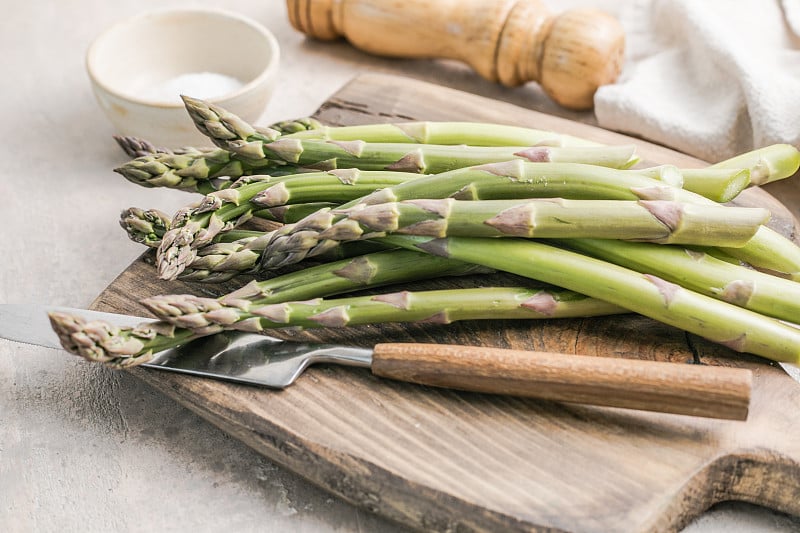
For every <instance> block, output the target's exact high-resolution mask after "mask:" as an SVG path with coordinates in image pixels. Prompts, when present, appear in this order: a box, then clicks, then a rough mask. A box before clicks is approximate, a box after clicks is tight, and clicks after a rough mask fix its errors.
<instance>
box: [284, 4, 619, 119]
mask: <svg viewBox="0 0 800 533" xmlns="http://www.w3.org/2000/svg"><path fill="white" fill-rule="evenodd" d="M286 4H287V8H288V12H289V20H290V22H291V24H292V26H294V27H295V29H297V30H299V31H301V32H303V33H305V34H307V35H309V36H311V37H314V38H317V39H322V40H330V39H337V38H340V37H344V38H346V39H347V40H348V41H349V42H350V43H351V44H352V45H353V46H355V47H357V48H359V49H361V50H363V51H365V52H369V53H372V54H376V55H382V56H390V57H410V58H446V59H455V60H458V61H463V62H465V63H467V64H468V65H470V66H471V67H472V68H473V69H475V70H476V71H477V72H478V73H479V74H480V75H481V76H483V77H484V78H486V79H488V80H491V81H496V82H500V83H502V84H503V85H506V86H509V87H514V86H517V85H521V84H523V83H525V82H527V81H537V82H539V84H540V85H541V86H542V88H543V89H544V91H545V92H546V93H547V94H548V95H549V96H550V97H551V98H553V99H554V100H555V101H556V102H558V103H559V104H561V105H562V106H564V107H568V108H571V109H589V108H591V107H592V105H593V101H594V93H595V91H596V90H597V88H598V87H599V86H601V85H605V84H608V83H613V82H614V81H615V80H616V79H617V76H619V73H620V70H621V69H622V61H623V55H624V48H625V34H624V31H623V29H622V26H621V25H620V24H619V22H618V21H617V20H616V19H615V18H613V17H611V16H610V15H607V14H605V13H603V12H601V11H596V10H591V9H573V10H568V11H565V12H563V13H560V14H558V15H553V14H551V13H550V12H549V10H548V8H547V7H546V6H545V5H544V4H543V3H542V2H541V1H540V0H438V1H436V2H431V1H430V0H403V1H402V2H397V1H395V0H286Z"/></svg>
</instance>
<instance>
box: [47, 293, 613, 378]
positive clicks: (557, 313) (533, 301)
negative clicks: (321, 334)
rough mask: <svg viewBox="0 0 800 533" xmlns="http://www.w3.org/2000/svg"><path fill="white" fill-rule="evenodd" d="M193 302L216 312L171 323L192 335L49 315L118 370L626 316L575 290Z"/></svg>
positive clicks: (83, 349) (165, 325)
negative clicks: (362, 332) (247, 341)
mask: <svg viewBox="0 0 800 533" xmlns="http://www.w3.org/2000/svg"><path fill="white" fill-rule="evenodd" d="M192 298H193V297H189V298H188V301H185V302H180V301H173V302H171V303H172V305H173V309H179V308H180V307H181V306H183V305H185V306H186V307H187V308H192V306H193V305H198V307H202V308H204V309H205V308H206V306H209V308H208V310H207V311H204V312H198V313H191V314H188V315H185V316H183V315H181V314H180V313H178V314H177V315H175V316H172V317H171V318H170V320H171V321H174V322H182V323H187V324H191V326H192V327H191V329H190V328H182V327H177V326H175V325H173V324H171V323H169V322H164V321H159V322H156V323H155V324H142V325H140V326H138V327H136V328H122V327H116V326H113V325H111V324H108V323H105V322H102V321H98V322H85V321H84V320H83V319H81V318H80V317H75V316H72V315H69V314H66V313H61V312H53V313H50V322H51V324H52V326H53V329H54V330H55V331H56V333H57V334H58V336H59V338H60V339H61V344H62V346H63V347H64V348H65V349H66V350H67V351H69V352H71V353H73V354H75V355H79V356H81V357H84V358H85V359H88V360H90V361H95V362H102V363H105V364H106V365H108V366H111V367H113V368H127V367H130V366H135V365H137V364H142V363H146V362H148V361H150V360H152V358H153V355H154V354H155V353H157V352H158V351H161V350H164V349H167V348H171V347H173V346H177V345H179V344H184V343H186V342H187V341H189V340H192V339H194V338H198V337H201V336H205V335H210V334H213V333H217V332H219V331H222V330H225V329H237V330H242V331H259V332H260V331H263V330H265V329H271V328H284V327H298V326H300V327H305V328H313V327H345V326H354V325H358V324H377V323H381V322H416V323H434V324H449V323H452V322H456V321H460V320H483V319H489V320H493V319H552V318H568V317H586V316H600V315H609V314H616V313H620V312H623V310H622V309H621V308H620V307H617V306H614V305H611V304H608V303H606V302H603V301H600V300H595V299H592V298H586V297H585V296H583V295H580V294H575V293H573V292H571V291H561V290H548V289H530V288H518V287H516V288H514V287H512V288H509V287H501V288H495V287H486V288H474V289H452V290H439V291H424V292H409V291H402V292H396V293H389V294H383V295H375V296H360V297H350V298H334V299H330V300H324V299H322V298H318V299H314V300H310V301H309V300H307V301H298V302H281V303H274V304H263V305H261V304H251V303H250V302H249V301H247V300H244V301H240V302H229V303H228V304H227V305H226V304H225V303H222V302H220V300H210V301H209V302H202V301H201V302H197V301H191V300H192ZM487 302H489V303H490V305H487ZM212 306H219V307H218V308H211V307H212ZM190 317H191V318H190Z"/></svg>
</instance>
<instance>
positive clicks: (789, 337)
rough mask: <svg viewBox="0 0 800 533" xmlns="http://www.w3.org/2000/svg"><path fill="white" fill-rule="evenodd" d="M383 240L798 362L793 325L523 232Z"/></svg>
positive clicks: (798, 339) (799, 336) (798, 332)
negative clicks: (511, 236)
mask: <svg viewBox="0 0 800 533" xmlns="http://www.w3.org/2000/svg"><path fill="white" fill-rule="evenodd" d="M382 241H383V242H386V243H390V244H393V245H396V246H401V247H403V248H407V249H414V250H422V251H426V252H428V253H431V254H433V255H438V256H440V257H447V258H450V259H458V260H461V261H467V262H471V263H475V264H478V265H484V266H486V267H489V268H494V269H497V270H502V271H506V272H511V273H514V274H517V275H520V276H525V277H529V278H531V279H535V280H538V281H542V282H545V283H550V284H553V285H556V286H559V287H564V288H567V289H570V290H573V291H576V292H578V293H581V294H585V295H588V296H591V297H593V298H597V299H600V300H603V301H607V302H610V303H613V304H616V305H619V306H620V307H624V308H625V309H628V310H630V311H633V312H636V313H639V314H641V315H644V316H647V317H649V318H652V319H654V320H658V321H660V322H663V323H665V324H668V325H671V326H674V327H677V328H680V329H683V330H684V331H687V332H689V333H693V334H695V335H699V336H701V337H704V338H706V339H708V340H711V341H713V342H717V343H719V344H722V345H724V346H727V347H728V348H731V349H733V350H735V351H738V352H748V353H752V354H755V355H760V356H762V357H766V358H768V359H772V360H774V361H784V362H789V363H794V364H797V363H799V362H800V329H798V328H795V327H793V326H789V325H787V324H785V323H783V322H781V321H779V320H775V319H773V318H770V317H766V316H764V315H761V314H759V313H755V312H753V311H750V310H748V309H744V308H742V307H738V306H736V305H732V304H729V303H727V302H724V301H721V300H716V299H714V298H711V297H709V296H705V295H702V294H699V293H697V292H694V291H691V290H689V289H686V288H683V287H681V286H680V285H677V284H674V283H671V282H669V281H666V280H664V279H662V278H660V277H657V276H654V275H652V274H641V273H638V272H636V271H633V270H630V269H627V268H624V267H621V266H618V265H614V264H611V263H608V262H605V261H602V260H599V259H595V258H592V257H587V256H585V255H582V254H579V253H575V252H572V251H568V250H563V249H560V248H557V247H554V246H550V245H547V244H543V243H541V242H537V241H532V240H524V239H481V238H468V237H449V238H446V239H436V238H430V237H411V236H401V235H392V236H388V237H384V238H383V239H382Z"/></svg>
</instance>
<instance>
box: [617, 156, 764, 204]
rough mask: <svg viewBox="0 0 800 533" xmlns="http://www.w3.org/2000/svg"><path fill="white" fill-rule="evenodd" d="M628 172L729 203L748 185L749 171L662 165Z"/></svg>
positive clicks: (716, 200)
mask: <svg viewBox="0 0 800 533" xmlns="http://www.w3.org/2000/svg"><path fill="white" fill-rule="evenodd" d="M629 172H636V173H639V174H642V175H644V176H647V177H649V178H654V179H657V180H660V181H665V182H668V183H670V184H673V185H675V186H677V187H681V188H682V189H686V190H687V191H691V192H693V193H696V194H699V195H701V196H705V197H706V198H708V199H709V200H714V201H715V202H720V203H725V202H730V201H731V200H733V199H734V198H736V197H737V196H738V195H739V193H740V192H742V191H743V190H744V189H745V188H747V187H748V186H749V185H750V170H749V169H740V168H710V167H709V168H698V169H678V168H677V167H675V166H672V165H662V166H658V167H653V168H644V169H636V170H630V171H629Z"/></svg>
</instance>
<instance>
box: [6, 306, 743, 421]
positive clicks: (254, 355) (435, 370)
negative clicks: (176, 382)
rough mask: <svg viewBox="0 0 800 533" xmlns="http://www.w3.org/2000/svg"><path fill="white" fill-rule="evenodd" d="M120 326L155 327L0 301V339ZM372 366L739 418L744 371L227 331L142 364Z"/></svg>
mask: <svg viewBox="0 0 800 533" xmlns="http://www.w3.org/2000/svg"><path fill="white" fill-rule="evenodd" d="M50 311H61V312H66V313H69V314H73V315H77V316H81V317H83V318H84V319H86V320H90V321H94V320H102V321H106V322H108V323H111V324H114V325H117V326H121V327H134V326H136V325H139V324H142V323H144V322H154V320H152V319H146V318H141V317H135V316H128V315H120V314H114V313H104V312H99V311H91V310H85V309H73V308H66V307H46V306H35V305H13V304H3V305H0V337H2V338H5V339H8V340H12V341H16V342H22V343H27V344H35V345H40V346H45V347H48V348H61V345H60V343H59V340H58V336H57V335H56V334H55V332H54V331H53V329H52V327H51V326H50V322H49V319H48V312H50ZM317 363H334V364H343V365H348V366H358V367H365V368H370V369H371V371H372V373H373V374H374V375H376V376H378V377H382V378H388V379H394V380H400V381H407V382H412V383H418V384H422V385H428V386H433V387H446V388H453V389H458V390H465V391H474V392H482V393H495V394H507V395H515V396H523V397H532V398H539V399H545V400H552V401H562V402H572V403H582V404H591V405H598V406H607V407H619V408H627V409H638V410H649V411H658V412H664V413H674V414H684V415H692V416H701V417H712V418H723V419H731V420H745V419H746V418H747V412H748V408H749V402H750V392H751V381H752V374H751V372H750V371H749V370H746V369H738V368H729V367H719V366H708V365H693V364H680V363H669V362H658V361H644V360H638V359H622V358H614V357H598V356H587V355H573V354H563V353H551V352H533V351H524V350H509V349H500V348H491V347H484V346H462V345H441V344H415V343H382V344H377V345H375V346H374V347H373V348H371V349H369V348H360V347H352V346H340V345H331V344H313V343H301V342H287V341H282V340H280V339H276V338H273V337H268V336H266V335H260V334H253V333H243V332H235V331H225V332H222V333H218V334H216V335H210V336H208V337H203V338H200V339H196V340H194V341H191V342H188V343H186V344H184V345H182V346H178V347H175V348H170V349H167V350H164V351H162V352H159V353H157V354H156V356H155V358H154V359H152V360H150V361H149V362H147V363H144V364H142V365H141V366H144V367H147V368H151V369H157V370H167V371H172V372H179V373H184V374H191V375H194V376H201V377H207V378H213V379H219V380H225V381H231V382H236V383H243V384H248V385H260V386H266V387H271V388H284V387H287V386H289V385H291V384H292V383H293V382H294V381H295V380H296V379H297V378H298V377H299V376H300V375H301V374H302V372H303V371H304V370H305V369H306V368H307V367H308V366H309V365H312V364H317Z"/></svg>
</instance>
